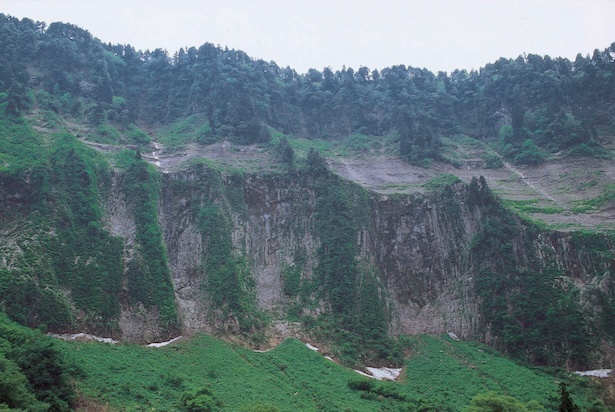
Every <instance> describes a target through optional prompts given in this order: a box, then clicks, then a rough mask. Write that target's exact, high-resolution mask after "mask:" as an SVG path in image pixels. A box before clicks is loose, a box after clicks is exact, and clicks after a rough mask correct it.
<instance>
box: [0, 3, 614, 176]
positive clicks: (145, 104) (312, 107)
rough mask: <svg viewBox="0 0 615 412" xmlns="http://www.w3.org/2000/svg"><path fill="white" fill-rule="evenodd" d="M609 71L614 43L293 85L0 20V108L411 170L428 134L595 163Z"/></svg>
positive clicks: (426, 151)
mask: <svg viewBox="0 0 615 412" xmlns="http://www.w3.org/2000/svg"><path fill="white" fill-rule="evenodd" d="M614 60H615V43H613V44H612V45H611V46H610V47H609V48H607V49H605V50H603V51H600V50H596V51H595V52H594V53H593V55H592V56H591V57H590V56H582V55H580V54H579V55H578V56H577V58H576V59H575V60H574V62H572V61H569V60H568V59H565V58H551V57H549V56H538V55H527V56H519V57H517V58H516V59H506V58H501V59H499V60H498V61H496V62H493V63H490V64H487V65H486V66H485V67H484V68H482V69H480V70H479V71H470V72H468V71H465V70H455V71H453V72H452V73H443V72H439V73H437V74H434V73H432V72H430V71H428V70H426V69H419V68H414V67H406V66H404V65H397V66H393V67H389V68H385V69H382V70H381V71H378V70H370V69H369V68H367V67H360V68H358V69H356V70H355V69H353V68H344V69H342V70H339V71H336V72H334V71H332V70H331V69H330V68H324V69H323V70H322V71H319V70H316V69H310V70H309V71H308V72H307V73H306V74H298V73H297V72H296V71H294V70H293V69H291V68H289V67H286V68H281V67H279V66H278V65H276V64H275V63H274V62H265V61H263V60H256V59H253V58H251V57H249V56H248V55H246V54H245V53H244V52H242V51H236V50H229V49H226V48H220V47H216V46H214V45H212V44H209V43H207V44H204V45H202V46H200V47H199V48H195V47H190V48H189V49H187V50H184V49H181V50H179V51H178V52H177V53H175V54H174V55H173V56H169V54H168V53H167V52H166V51H165V50H161V49H156V50H154V51H149V50H147V51H137V50H135V49H134V48H133V47H132V46H130V45H119V44H117V45H112V44H104V43H102V42H101V41H99V40H98V39H96V38H94V37H93V36H92V35H91V34H90V33H88V32H87V31H85V30H83V29H81V28H79V27H76V26H74V25H71V24H65V23H52V24H50V25H49V27H47V26H46V24H45V23H41V22H34V21H32V20H29V19H23V20H21V21H20V20H18V19H16V18H13V17H10V16H6V15H2V14H0V61H2V64H1V65H0V107H1V108H2V109H3V110H4V111H5V112H6V113H9V114H19V113H25V112H28V111H29V110H31V109H32V108H33V107H35V106H36V107H37V108H39V109H41V110H50V111H53V112H56V113H61V114H62V115H64V116H75V117H84V118H86V119H88V121H89V122H91V124H93V125H100V124H103V123H104V122H106V121H109V122H111V123H113V124H116V125H118V127H120V128H123V129H130V127H131V125H133V124H140V125H143V124H147V125H150V126H153V127H156V126H161V125H164V124H168V123H170V122H173V121H175V120H177V119H180V118H183V117H185V116H189V115H191V114H197V113H198V114H202V115H204V116H205V117H206V119H207V126H208V127H206V128H203V129H202V130H201V131H200V133H199V134H198V136H197V140H198V141H199V142H201V143H211V142H213V141H215V140H217V139H219V138H227V139H230V140H231V141H233V142H234V143H237V144H250V143H256V142H263V141H267V140H268V139H269V138H270V133H271V130H272V129H275V130H277V131H279V132H282V133H285V134H288V135H294V136H296V137H305V138H321V139H337V138H341V137H345V136H348V135H351V134H353V133H360V134H365V135H369V136H376V137H377V136H386V135H390V134H394V135H395V139H394V141H395V142H396V144H398V149H399V152H400V153H401V154H402V155H404V156H406V157H407V158H408V159H409V160H410V161H413V162H417V163H421V162H422V161H423V160H425V159H438V158H439V156H440V155H439V150H438V149H439V146H440V137H441V136H449V135H456V134H466V135H468V136H471V137H474V138H485V137H499V139H500V144H501V147H500V148H501V152H502V154H504V155H505V156H507V157H508V158H510V159H511V160H514V161H515V162H516V163H526V164H532V163H538V162H541V161H542V160H543V154H542V153H549V152H552V153H553V152H562V151H563V152H564V153H565V154H571V155H594V156H600V155H602V154H603V151H602V150H601V143H603V142H601V141H600V138H601V136H608V135H612V134H614V133H615V105H614V102H615V65H614V64H613V62H614ZM135 141H136V142H137V143H139V136H136V137H135ZM539 148H540V150H539Z"/></svg>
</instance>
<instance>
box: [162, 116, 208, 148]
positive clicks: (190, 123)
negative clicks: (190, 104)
mask: <svg viewBox="0 0 615 412" xmlns="http://www.w3.org/2000/svg"><path fill="white" fill-rule="evenodd" d="M156 134H157V135H158V139H159V140H160V143H162V144H164V146H165V149H166V150H170V151H176V150H179V149H181V148H183V147H185V146H186V145H187V144H189V143H201V144H211V143H214V142H216V141H217V140H218V137H216V136H215V135H214V134H213V132H212V130H211V127H210V126H209V123H208V121H207V118H206V116H204V115H203V114H195V115H192V116H188V117H185V118H183V119H181V120H178V121H176V122H174V123H171V124H169V125H167V126H165V127H163V128H161V129H159V130H158V131H157V133H156Z"/></svg>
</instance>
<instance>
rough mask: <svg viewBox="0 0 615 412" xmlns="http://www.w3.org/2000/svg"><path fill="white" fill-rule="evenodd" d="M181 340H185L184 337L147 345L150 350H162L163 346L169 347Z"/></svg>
mask: <svg viewBox="0 0 615 412" xmlns="http://www.w3.org/2000/svg"><path fill="white" fill-rule="evenodd" d="M181 338H183V336H181V335H180V336H178V337H176V338H173V339H171V340H168V341H166V342H155V343H150V344H149V345H147V347H148V348H162V347H163V346H167V345H169V344H171V343H173V342H175V341H178V340H180V339H181Z"/></svg>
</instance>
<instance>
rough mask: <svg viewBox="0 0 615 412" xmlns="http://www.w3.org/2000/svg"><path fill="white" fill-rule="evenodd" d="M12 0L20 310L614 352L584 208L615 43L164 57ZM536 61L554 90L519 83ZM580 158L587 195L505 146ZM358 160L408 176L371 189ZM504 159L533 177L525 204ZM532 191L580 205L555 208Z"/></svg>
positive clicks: (7, 34)
mask: <svg viewBox="0 0 615 412" xmlns="http://www.w3.org/2000/svg"><path fill="white" fill-rule="evenodd" d="M0 16H1V19H0V24H1V29H2V31H1V32H0V35H2V36H4V37H3V39H5V40H6V41H7V42H8V41H9V40H10V41H11V42H13V43H14V44H19V45H21V46H23V47H22V49H21V50H22V53H18V54H17V55H11V53H12V51H9V50H8V49H7V50H4V49H3V50H2V53H3V56H5V55H6V56H5V57H7V60H5V61H6V62H8V63H7V64H4V65H3V66H2V71H0V81H1V82H2V87H3V89H2V90H6V91H5V92H2V90H0V92H2V93H0V109H1V115H2V116H1V118H0V120H1V122H0V222H1V226H0V259H1V260H0V303H1V305H2V308H3V310H4V311H5V312H6V313H7V314H8V315H9V316H10V317H11V318H12V319H14V320H16V321H18V322H20V323H22V324H26V325H28V326H32V327H42V328H46V329H47V330H49V331H52V332H70V331H87V332H92V333H97V334H102V335H107V336H111V337H114V338H119V339H124V340H128V341H135V342H151V341H154V340H164V339H167V338H170V337H174V336H177V335H179V334H189V333H193V332H197V331H205V332H209V333H214V334H219V335H222V336H225V337H227V338H229V339H238V340H241V341H243V342H245V343H248V344H251V345H253V346H258V347H265V346H268V345H271V344H273V343H275V342H276V341H278V340H279V339H280V338H283V337H287V336H308V337H310V338H312V339H315V340H319V341H322V342H326V343H327V344H329V345H331V346H332V347H333V348H334V349H333V350H335V351H337V354H338V356H339V357H340V358H342V359H345V360H348V361H349V362H350V361H356V360H358V359H360V360H363V361H365V360H370V361H375V362H388V363H395V362H398V361H399V359H400V358H401V357H402V356H403V354H402V353H401V349H400V347H399V345H398V344H397V342H398V341H397V340H396V338H397V337H399V336H403V335H405V334H420V333H429V334H438V333H444V332H452V333H454V334H455V335H456V336H459V337H460V338H463V339H471V340H480V341H483V342H486V343H488V344H490V345H492V346H495V347H497V348H499V349H501V350H503V351H505V352H506V353H508V354H510V355H512V356H515V357H518V358H524V359H527V360H530V361H532V362H535V363H537V364H548V365H566V366H569V367H582V366H593V365H600V366H609V365H611V366H612V365H613V363H614V362H615V350H614V347H613V343H614V341H613V340H614V339H615V324H614V323H613V322H614V321H613V319H615V316H614V315H615V289H614V285H613V280H612V277H613V273H614V270H615V261H614V252H615V238H614V237H613V234H612V232H609V231H608V230H607V231H604V230H603V227H601V226H599V225H596V224H593V222H594V221H595V220H598V219H595V220H592V218H594V217H596V216H599V217H600V218H601V219H602V220H603V221H606V229H611V228H612V227H611V226H608V225H609V224H610V225H612V220H609V219H610V218H611V217H612V210H613V209H612V201H613V198H614V196H613V193H614V192H613V187H612V176H611V174H610V173H612V166H609V164H608V159H609V158H610V156H612V155H611V152H610V148H611V146H612V131H613V124H614V123H613V118H614V116H613V107H614V105H613V98H612V96H611V95H610V94H609V92H605V91H604V90H603V89H602V88H601V87H602V86H603V85H604V84H607V86H608V84H610V83H609V82H612V79H613V78H615V77H612V76H610V73H611V72H612V70H613V65H612V64H607V63H608V61H609V59H611V60H612V52H610V51H609V50H607V51H605V52H604V53H602V52H599V53H598V54H596V55H595V56H594V57H592V58H591V59H589V58H587V59H585V58H582V57H580V58H579V59H577V61H575V62H574V64H573V63H572V62H569V61H567V60H562V59H559V60H555V61H554V60H552V59H550V58H549V59H547V58H544V59H543V58H538V57H537V56H535V57H531V58H530V57H528V58H527V59H521V60H519V59H517V60H510V61H505V60H501V61H498V62H497V63H495V64H493V65H490V66H489V67H488V68H486V69H485V70H484V71H481V72H480V73H475V72H473V73H471V74H468V73H461V72H459V73H455V74H452V75H450V76H448V75H446V74H438V76H435V75H433V74H431V73H428V72H427V71H422V70H417V69H412V68H407V69H406V68H405V67H395V68H391V69H387V70H383V73H382V76H381V75H380V73H371V74H369V73H368V72H366V71H365V70H359V71H358V72H357V73H354V71H349V70H347V71H345V72H340V73H337V74H335V75H334V74H333V73H329V72H330V71H329V72H327V71H324V72H323V73H320V72H315V71H311V72H310V73H308V74H307V75H305V76H299V75H297V74H296V73H294V72H292V71H291V70H290V69H288V70H281V69H279V68H277V66H274V65H273V64H265V63H263V62H261V61H253V60H252V59H250V58H249V57H248V56H245V55H244V54H243V53H241V52H235V51H228V50H221V49H219V48H215V47H213V46H211V45H204V46H203V47H202V48H200V49H199V50H198V51H197V50H196V49H194V50H192V49H191V50H189V51H188V52H183V53H180V54H178V56H176V57H175V58H174V59H169V58H168V57H167V56H166V54H165V53H164V52H162V51H155V52H152V53H150V52H145V53H141V52H135V51H134V50H132V48H130V47H129V46H112V45H104V44H102V43H100V42H99V41H98V40H96V39H94V38H93V37H92V36H91V35H90V34H89V33H87V32H85V31H83V30H81V29H79V28H76V27H74V26H71V25H64V24H59V23H54V24H52V25H51V26H49V28H46V26H44V25H41V24H40V23H34V22H32V21H29V20H27V19H24V20H22V21H17V20H16V19H12V18H10V17H7V16H3V15H0ZM13 43H11V44H13ZM2 44H5V42H4V40H3V43H2ZM6 44H8V43H6ZM611 48H612V46H611ZM11 50H13V49H11ZM54 62H55V63H58V62H61V64H59V63H58V64H57V65H56V64H55V63H54ZM592 62H593V63H592ZM9 63H10V64H9ZM590 63H591V64H590ZM594 63H595V64H594ZM611 63H612V62H611ZM543 66H544V67H543ZM259 68H260V69H262V70H260V71H259V70H258V69H259ZM573 68H574V70H572V69H573ZM524 69H527V70H526V71H524ZM581 71H582V72H583V73H586V74H587V76H581V75H580V74H579V73H580V72H581ZM530 72H531V73H533V74H534V75H536V76H537V77H536V76H534V77H536V78H533V77H532V76H533V75H530V74H528V73H530ZM573 72H574V73H576V74H572V73H573ZM256 73H258V75H257V74H256ZM577 74H578V75H577ZM526 75H527V76H526ZM549 76H551V77H549ZM555 78H557V79H555ZM532 79H533V80H532ZM537 79H538V80H537ZM540 79H542V80H540ZM545 79H547V80H548V79H551V80H552V81H553V82H554V83H555V86H557V87H555V86H554V88H555V89H556V91H555V92H554V91H553V90H551V89H548V88H544V90H543V89H540V90H541V91H542V92H544V93H542V92H541V93H542V94H541V93H537V94H536V95H531V96H532V98H530V97H528V96H530V91H531V90H535V89H533V88H532V87H533V86H532V85H534V84H540V85H545V84H551V83H548V82H547V80H545ZM566 79H568V80H570V81H568V80H566ZM556 80H557V81H556ZM565 80H566V81H565ZM515 82H516V83H517V84H518V86H517V87H516V88H514V87H513V86H512V85H513V84H515ZM586 86H587V87H586ZM526 89H527V90H526ZM547 89H548V90H547ZM555 89H554V90H555ZM607 89H608V90H615V89H613V88H608V87H607ZM549 90H550V91H549ZM593 97H597V98H598V101H599V102H598V103H596V100H595V99H593ZM587 102H591V103H587ZM586 103H587V104H589V106H587V104H586ZM588 107H589V109H588ZM590 109H591V110H590ZM494 113H495V114H494ZM498 113H499V114H498ZM496 114H497V115H496ZM509 115H510V116H509ZM137 124H138V125H139V126H137ZM284 133H285V134H284ZM463 133H468V134H470V135H471V136H472V137H471V136H466V135H465V134H463ZM292 134H294V135H292ZM306 137H307V138H308V139H305V138H306ZM289 142H290V143H289ZM313 147H318V148H319V149H320V152H322V153H320V152H318V151H316V150H314V148H313ZM477 148H478V149H477ZM469 149H471V150H472V152H471V153H470V152H469ZM336 151H337V152H336ZM464 151H468V153H465V152H464ZM460 154H463V155H464V156H461V155H460ZM465 155H467V156H465ZM370 156H371V157H370ZM383 156H386V157H383ZM455 156H457V157H455ZM579 156H580V157H582V158H584V159H589V160H590V161H591V162H595V163H596V164H597V165H598V166H596V167H597V168H598V169H600V170H594V169H592V173H593V174H592V178H591V179H592V180H591V181H587V182H585V183H584V184H585V187H584V189H582V190H593V191H594V192H592V193H593V194H594V195H593V197H592V199H585V200H583V202H581V203H574V202H579V201H578V200H573V201H570V202H568V201H560V200H558V199H556V198H555V197H553V196H551V195H549V194H547V193H546V192H545V191H544V190H543V189H540V190H538V189H536V187H535V186H533V185H532V184H530V183H528V182H527V181H526V179H525V176H522V175H521V174H520V172H519V171H518V170H517V169H514V168H512V166H510V165H509V164H508V163H505V162H508V161H509V162H513V163H515V164H525V165H528V164H529V165H531V166H528V167H539V166H538V165H540V164H542V163H544V162H547V163H549V162H551V161H554V162H555V161H559V160H561V159H562V158H563V159H570V158H575V159H576V158H578V157H579ZM502 158H503V159H504V160H502ZM234 159H242V162H243V163H241V164H238V163H237V162H235V160H234ZM357 159H359V160H363V161H365V162H367V163H368V166H367V167H370V168H374V169H381V170H384V166H383V163H386V162H388V160H384V161H383V160H382V159H395V162H398V163H403V164H405V165H409V164H412V165H413V166H412V168H413V169H412V170H413V172H412V173H414V174H408V175H405V176H399V175H395V176H394V175H393V174H389V173H383V176H384V177H383V181H382V182H381V186H380V187H379V188H374V187H373V185H372V184H371V183H370V182H365V181H363V180H362V179H363V177H361V176H358V175H357V174H356V173H354V170H353V169H351V167H350V166H349V163H351V162H352V161H356V160H357ZM378 159H380V160H378ZM370 162H371V163H370ZM395 164H397V163H395ZM504 164H506V165H507V167H509V168H511V169H510V170H509V169H504ZM549 164H553V163H549ZM408 167H409V166H408ZM587 168H590V166H587ZM440 169H446V171H447V172H449V173H448V174H447V173H435V172H434V170H440ZM342 170H343V172H342ZM400 170H406V169H403V168H402V169H400ZM493 170H498V171H497V172H493V173H496V174H494V175H492V176H496V175H497V176H498V178H494V179H491V178H490V177H489V176H488V178H487V179H486V178H485V177H483V176H481V174H482V173H481V174H478V173H477V174H474V171H481V172H485V173H492V172H491V171H493ZM528 170H536V169H528ZM456 171H458V172H456ZM450 172H453V173H455V174H458V175H460V176H461V177H462V178H463V180H460V179H459V178H457V177H455V176H452V175H451V174H450ZM513 172H514V173H517V174H519V175H520V176H521V178H518V177H517V176H516V175H514V176H515V179H516V180H515V182H516V181H517V180H522V181H525V183H527V184H521V186H523V189H524V190H529V189H528V187H529V188H530V189H532V188H533V189H532V190H533V191H532V192H531V195H527V194H526V193H527V192H524V193H523V194H524V196H525V197H524V198H523V199H521V200H519V199H516V200H514V202H516V203H511V199H510V198H507V196H510V191H509V192H506V190H505V189H506V188H509V189H510V187H513V186H514V185H512V184H511V186H507V185H508V181H507V180H506V179H509V180H510V177H509V176H510V174H511V173H513ZM568 172H570V173H573V172H574V171H568ZM402 174H403V173H402ZM473 174H474V177H472V176H473ZM387 176H388V177H387ZM426 176H427V177H426ZM432 177H433V178H432ZM566 178H567V177H566ZM566 178H561V179H562V180H564V179H566ZM387 185H389V186H390V185H398V186H403V190H392V189H391V188H390V187H388V188H385V189H383V188H384V187H385V186H387ZM515 185H518V182H516V183H515ZM492 186H493V187H497V189H498V190H497V193H496V191H494V190H492V189H491V188H490V187H492ZM514 187H517V186H514ZM510 190H513V189H510ZM514 190H516V191H517V192H516V193H521V191H520V190H517V189H514ZM580 190H581V189H580ZM559 195H561V193H558V194H557V196H559ZM532 196H534V197H532ZM536 196H538V197H539V198H540V201H541V202H553V204H551V203H548V204H547V205H546V206H545V205H543V204H540V205H536V204H535V203H533V202H534V200H535V197H536ZM503 199H504V200H503ZM507 202H508V203H507ZM523 202H525V203H523ZM566 202H568V203H566ZM571 204H573V205H575V206H574V208H573V207H569V205H571ZM522 206H523V207H524V208H525V210H526V211H527V210H533V211H538V212H539V213H541V214H543V215H550V216H558V217H560V218H561V219H562V220H565V221H566V222H570V221H575V222H576V223H579V222H577V219H578V217H577V216H583V213H585V212H587V215H588V216H590V218H588V219H587V221H588V222H590V223H591V224H585V221H583V222H581V223H579V224H578V225H577V226H573V227H572V228H571V227H564V229H566V231H560V230H556V229H555V228H553V226H548V225H546V224H545V223H544V221H536V220H535V219H532V218H533V217H534V215H531V216H529V217H528V214H527V213H526V214H524V215H522V216H520V215H519V214H517V213H516V212H518V211H519V209H520V208H521V207H522ZM530 206H531V207H533V209H531V207H530ZM528 213H530V214H531V213H532V212H531V211H530V212H528ZM605 216H606V218H605ZM576 223H575V224H576ZM579 227H580V228H583V229H584V230H578V229H579ZM571 229H574V230H571Z"/></svg>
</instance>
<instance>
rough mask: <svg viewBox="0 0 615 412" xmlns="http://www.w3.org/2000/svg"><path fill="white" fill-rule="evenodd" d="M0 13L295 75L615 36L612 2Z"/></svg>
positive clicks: (127, 1)
mask: <svg viewBox="0 0 615 412" xmlns="http://www.w3.org/2000/svg"><path fill="white" fill-rule="evenodd" d="M0 13H4V14H10V15H12V16H15V17H18V18H22V17H28V18H31V19H32V20H39V21H44V22H46V23H48V24H49V23H52V22H54V21H63V22H66V23H72V24H75V25H77V26H79V27H82V28H84V29H86V30H88V31H89V32H90V33H92V35H94V36H95V37H97V38H99V39H100V40H101V41H103V42H105V43H109V42H110V43H114V44H115V43H122V44H131V45H132V46H134V47H135V48H136V49H141V50H145V49H150V50H154V49H156V48H162V49H165V50H167V51H168V52H169V54H170V55H172V54H173V53H174V52H176V51H178V50H179V49H180V48H181V47H184V48H187V47H190V46H195V47H197V48H198V46H200V45H202V44H203V43H206V42H209V43H213V44H215V45H220V46H222V47H224V46H227V47H229V48H231V49H237V50H243V51H244V52H246V53H247V54H248V55H250V56H251V57H253V58H257V59H263V60H266V61H272V60H273V61H275V62H276V63H277V64H278V65H279V66H281V67H286V66H290V67H291V68H293V69H295V70H297V71H298V72H299V73H305V72H306V71H307V70H308V69H309V68H316V69H319V70H322V69H323V68H324V67H327V66H329V67H331V68H332V69H333V70H338V69H340V68H341V67H342V66H344V65H345V66H346V67H352V68H354V69H358V68H359V67H360V66H366V67H368V68H370V69H382V68H384V67H390V66H392V65H395V64H404V65H406V66H413V67H420V68H422V67H425V68H427V69H429V70H431V71H433V72H438V71H448V72H450V71H452V70H454V69H456V68H458V69H468V70H469V69H472V68H474V69H478V68H480V67H482V66H484V65H485V64H487V63H490V62H493V61H495V60H497V59H498V58H499V57H506V58H515V57H517V56H519V55H521V54H523V53H526V54H530V53H533V54H539V55H544V54H548V55H550V56H551V57H567V58H569V59H571V60H573V59H574V58H575V56H576V55H577V53H582V54H583V55H586V54H591V53H592V52H593V50H594V49H600V50H602V49H605V48H607V47H608V46H609V45H610V44H611V43H613V42H615V23H614V22H615V0H431V1H428V0H250V1H247V0H216V1H211V0H204V1H196V0H122V1H119V0H106V1H102V0H0Z"/></svg>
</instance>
